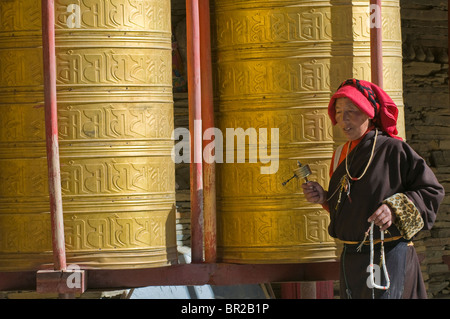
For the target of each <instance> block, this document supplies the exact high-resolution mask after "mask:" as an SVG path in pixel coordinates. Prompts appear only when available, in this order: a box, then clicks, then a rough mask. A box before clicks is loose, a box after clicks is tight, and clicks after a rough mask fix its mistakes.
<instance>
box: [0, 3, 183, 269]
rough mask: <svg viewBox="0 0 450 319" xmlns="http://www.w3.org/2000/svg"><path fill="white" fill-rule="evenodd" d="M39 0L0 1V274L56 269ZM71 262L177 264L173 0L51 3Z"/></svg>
mask: <svg viewBox="0 0 450 319" xmlns="http://www.w3.org/2000/svg"><path fill="white" fill-rule="evenodd" d="M40 12H41V11H40V1H38V0H20V1H2V2H1V3H0V21H1V22H0V42H1V45H0V108H1V113H0V178H1V180H2V183H1V184H0V270H2V271H5V270H6V271H8V270H21V269H25V270H27V269H36V268H42V267H47V266H48V264H50V263H51V262H52V251H51V249H52V245H51V228H50V214H49V203H48V202H49V200H48V189H47V163H46V147H45V122H44V108H43V102H42V101H43V87H42V83H43V74H42V72H43V71H42V69H43V66H42V53H41V51H42V44H41V43H42V42H41V41H42V40H41V20H40ZM55 20H56V25H55V28H56V61H57V90H58V125H59V141H60V157H61V179H62V194H63V209H64V224H65V241H66V253H67V263H68V264H77V265H79V266H80V267H84V268H136V267H153V266H164V265H169V264H172V263H176V259H177V254H176V238H175V208H174V207H175V205H174V204H175V172H174V170H175V168H174V163H173V161H172V160H171V157H170V152H171V149H172V146H173V141H172V140H171V134H172V130H173V99H172V87H171V85H172V78H171V32H170V21H171V20H170V1H169V0H146V1H129V0H118V1H114V2H111V1H106V0H97V1H82V2H78V1H76V2H74V1H66V0H57V1H56V3H55Z"/></svg>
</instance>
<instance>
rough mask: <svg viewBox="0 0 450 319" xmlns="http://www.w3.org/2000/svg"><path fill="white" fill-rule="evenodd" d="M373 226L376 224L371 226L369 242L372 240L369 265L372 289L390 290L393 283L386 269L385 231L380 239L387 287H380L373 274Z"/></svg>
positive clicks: (381, 232)
mask: <svg viewBox="0 0 450 319" xmlns="http://www.w3.org/2000/svg"><path fill="white" fill-rule="evenodd" d="M373 225H374V222H372V224H371V225H370V233H369V240H370V264H369V271H370V283H371V285H372V287H374V288H376V289H382V290H387V289H389V287H390V285H391V281H390V280H389V274H388V271H387V267H386V260H385V258H384V231H380V234H381V236H380V239H381V257H380V258H381V262H382V267H383V272H384V276H385V278H386V286H380V285H377V284H376V283H375V280H374V274H373Z"/></svg>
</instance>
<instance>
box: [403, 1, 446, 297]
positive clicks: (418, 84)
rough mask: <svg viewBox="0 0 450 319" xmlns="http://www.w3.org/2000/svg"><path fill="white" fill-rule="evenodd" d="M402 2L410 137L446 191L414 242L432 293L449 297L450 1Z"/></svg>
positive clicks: (409, 139)
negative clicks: (433, 216)
mask: <svg viewBox="0 0 450 319" xmlns="http://www.w3.org/2000/svg"><path fill="white" fill-rule="evenodd" d="M400 5H401V17H402V37H403V57H404V60H403V63H404V65H403V95H404V103H405V123H406V124H405V129H406V138H407V142H408V143H409V144H410V145H411V146H412V147H413V148H414V149H415V150H416V151H417V152H418V153H419V154H420V155H421V156H422V157H423V158H424V159H425V160H426V161H427V163H428V164H429V165H430V166H431V168H432V169H433V171H434V172H435V174H436V176H437V178H438V180H439V181H440V182H441V184H442V185H443V186H444V187H445V190H446V194H447V195H446V197H445V199H444V202H443V203H442V206H441V207H440V209H439V212H438V216H437V220H436V223H435V225H434V227H433V228H432V229H431V230H430V231H422V232H421V233H420V235H419V236H418V237H417V239H416V240H415V243H414V244H415V246H416V249H417V251H418V253H419V257H420V258H421V260H422V263H421V265H422V272H423V275H424V279H425V282H426V285H427V289H428V295H429V298H450V271H449V266H448V261H449V259H450V197H449V196H448V193H449V192H450V106H449V83H448V2H447V1H439V0H402V1H401V2H400ZM446 262H447V264H446Z"/></svg>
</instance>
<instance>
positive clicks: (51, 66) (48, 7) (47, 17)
mask: <svg viewBox="0 0 450 319" xmlns="http://www.w3.org/2000/svg"><path fill="white" fill-rule="evenodd" d="M42 46H43V57H44V98H45V134H46V141H47V165H48V186H49V195H50V214H51V222H52V243H53V259H54V268H55V270H64V269H66V249H65V242H64V221H63V209H62V195H61V175H60V167H59V146H58V118H57V106H56V61H55V60H56V58H55V18H54V0H42Z"/></svg>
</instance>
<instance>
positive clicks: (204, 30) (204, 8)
mask: <svg viewBox="0 0 450 319" xmlns="http://www.w3.org/2000/svg"><path fill="white" fill-rule="evenodd" d="M199 5H200V6H199V14H200V61H201V70H200V71H201V90H202V93H201V94H202V121H203V132H205V130H207V129H209V128H214V105H213V85H212V65H211V35H210V14H209V0H202V1H200V3H199ZM203 142H204V146H206V145H207V144H210V145H214V140H212V141H208V140H204V141H203ZM214 149H215V148H214ZM204 155H205V156H209V155H210V154H204ZM215 172H216V167H215V162H213V161H212V160H211V158H209V157H208V158H203V214H204V232H205V261H206V262H209V263H214V262H216V258H217V240H216V187H215V182H216V176H215V174H216V173H215Z"/></svg>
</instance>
